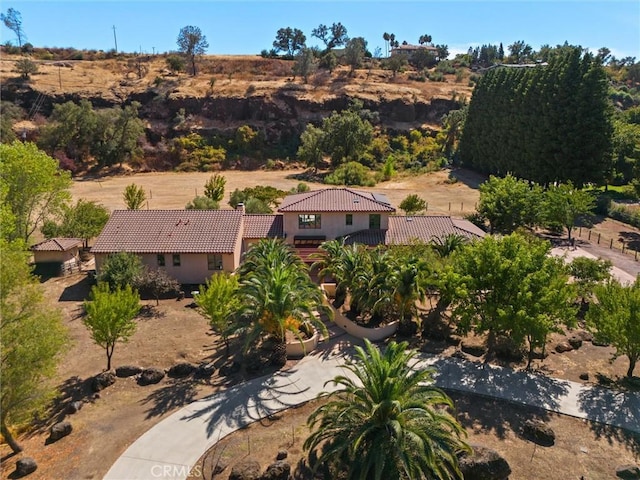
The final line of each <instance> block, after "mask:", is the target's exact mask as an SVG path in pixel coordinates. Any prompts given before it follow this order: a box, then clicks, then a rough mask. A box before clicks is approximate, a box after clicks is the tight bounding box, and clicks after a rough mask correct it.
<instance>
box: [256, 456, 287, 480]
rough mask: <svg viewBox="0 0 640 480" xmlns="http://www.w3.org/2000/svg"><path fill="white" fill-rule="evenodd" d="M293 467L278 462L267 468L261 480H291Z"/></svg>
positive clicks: (283, 462) (280, 461) (282, 461)
mask: <svg viewBox="0 0 640 480" xmlns="http://www.w3.org/2000/svg"><path fill="white" fill-rule="evenodd" d="M290 475H291V465H289V463H288V462H285V461H284V460H278V461H277V462H275V463H272V464H271V465H269V466H268V467H267V470H266V471H265V472H264V473H263V474H262V476H261V477H260V480H289V476H290Z"/></svg>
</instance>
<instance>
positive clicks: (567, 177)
mask: <svg viewBox="0 0 640 480" xmlns="http://www.w3.org/2000/svg"><path fill="white" fill-rule="evenodd" d="M516 43H518V42H516ZM514 45H515V44H514ZM514 45H512V46H510V48H511V47H514V48H516V47H518V48H519V47H520V46H519V45H515V46H514ZM523 48H524V47H523ZM517 50H518V51H516V52H515V53H516V54H517V55H518V56H522V55H525V54H524V53H523V52H522V51H521V50H522V48H519V49H517ZM498 55H499V53H498ZM607 88H608V87H607V83H606V74H605V72H604V70H603V68H602V66H601V65H600V63H599V62H597V61H595V60H594V58H593V56H591V55H590V54H588V53H583V52H582V50H581V49H580V48H579V47H572V46H569V45H566V46H561V47H558V48H557V49H555V50H554V52H553V53H552V54H551V53H550V54H549V63H548V65H546V66H543V65H539V66H537V67H529V68H526V67H521V68H513V67H512V68H508V67H501V68H494V69H493V70H490V71H488V72H487V73H486V74H485V76H484V77H483V78H482V79H481V80H480V81H479V82H478V84H477V86H476V88H475V90H474V93H473V97H472V99H471V103H470V104H469V108H468V113H467V118H466V122H465V127H464V131H463V134H462V138H461V140H460V146H459V153H460V158H461V161H462V163H463V164H465V165H467V166H469V167H472V168H475V169H478V170H480V171H483V172H487V173H493V174H497V175H500V176H503V175H506V174H507V173H512V174H513V175H515V176H516V177H518V178H524V179H527V180H532V181H534V182H537V183H540V184H542V185H545V186H546V185H549V184H553V183H557V182H560V183H563V182H568V181H571V182H573V183H574V184H575V185H577V186H582V185H584V184H586V183H597V184H601V183H602V182H603V181H604V179H605V174H606V173H607V172H609V171H610V170H611V137H612V132H613V127H612V123H611V118H610V117H611V110H610V105H609V102H608V99H607V95H608V93H607V92H608V90H607Z"/></svg>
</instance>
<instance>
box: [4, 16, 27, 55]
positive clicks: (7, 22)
mask: <svg viewBox="0 0 640 480" xmlns="http://www.w3.org/2000/svg"><path fill="white" fill-rule="evenodd" d="M0 20H2V23H4V26H5V27H7V28H8V29H9V30H11V31H12V32H13V33H15V34H16V37H18V46H19V47H22V41H23V40H25V39H26V36H25V34H24V30H23V29H22V15H21V14H20V12H19V11H18V10H16V9H15V8H8V9H7V13H0Z"/></svg>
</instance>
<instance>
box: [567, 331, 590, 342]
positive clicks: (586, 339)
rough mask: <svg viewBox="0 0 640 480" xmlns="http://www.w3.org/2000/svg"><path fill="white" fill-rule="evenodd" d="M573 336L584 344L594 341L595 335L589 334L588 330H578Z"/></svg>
mask: <svg viewBox="0 0 640 480" xmlns="http://www.w3.org/2000/svg"><path fill="white" fill-rule="evenodd" d="M572 336H573V337H577V338H579V339H580V340H582V341H583V342H592V341H593V334H592V333H591V332H588V331H587V330H576V331H575V332H573V335H572Z"/></svg>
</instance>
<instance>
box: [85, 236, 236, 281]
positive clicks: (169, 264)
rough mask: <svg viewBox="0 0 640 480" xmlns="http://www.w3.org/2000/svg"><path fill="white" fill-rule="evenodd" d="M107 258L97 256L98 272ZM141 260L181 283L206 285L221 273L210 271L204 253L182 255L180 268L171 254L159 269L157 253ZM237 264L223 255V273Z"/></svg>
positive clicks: (165, 256) (144, 256)
mask: <svg viewBox="0 0 640 480" xmlns="http://www.w3.org/2000/svg"><path fill="white" fill-rule="evenodd" d="M238 243H239V247H238V249H239V248H240V247H241V246H242V242H238ZM106 257H107V255H106V254H104V253H97V254H96V255H95V259H96V271H97V272H99V271H100V269H101V268H102V265H103V264H104V260H105V258H106ZM236 257H237V258H239V254H238V255H236ZM140 258H141V260H142V263H143V264H144V265H147V266H148V267H149V268H162V269H163V270H164V271H165V272H167V274H168V275H169V276H171V277H172V278H175V279H176V280H177V281H178V282H179V283H192V284H204V282H205V281H206V279H208V278H209V277H210V276H211V275H213V274H215V273H217V272H219V271H220V270H209V269H208V264H207V255H206V254H204V253H181V254H180V266H179V267H178V266H175V267H174V266H173V254H171V253H165V254H164V258H165V266H164V267H158V259H157V254H155V253H147V254H141V255H140ZM237 264H238V260H236V258H234V254H231V253H225V254H223V255H222V268H223V271H226V272H233V271H234V270H235V269H236V267H237V266H238V265H237Z"/></svg>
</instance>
